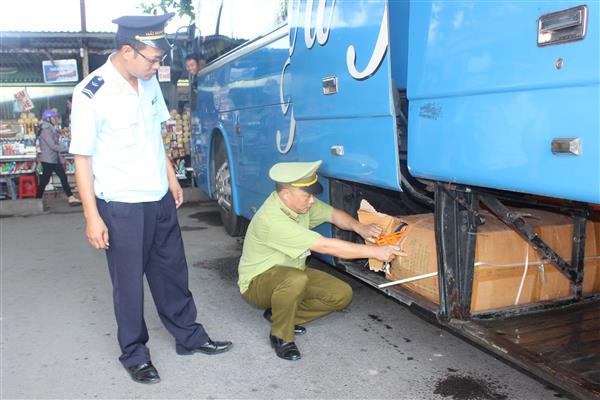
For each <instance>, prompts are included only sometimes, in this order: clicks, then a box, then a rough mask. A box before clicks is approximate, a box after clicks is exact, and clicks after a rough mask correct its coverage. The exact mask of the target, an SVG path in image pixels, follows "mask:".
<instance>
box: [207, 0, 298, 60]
mask: <svg viewBox="0 0 600 400" xmlns="http://www.w3.org/2000/svg"><path fill="white" fill-rule="evenodd" d="M287 3H288V0H244V1H241V0H222V1H221V2H218V1H215V0H201V1H200V2H199V9H198V10H199V27H200V30H201V33H202V36H204V37H205V38H204V41H203V47H204V49H203V52H204V53H205V55H206V58H207V62H211V61H212V60H214V59H216V58H218V57H219V56H221V55H223V54H225V53H227V52H228V51H230V50H232V49H234V48H235V47H238V46H240V45H242V44H243V43H245V42H247V41H250V40H253V39H256V38H258V37H260V36H262V35H265V34H267V33H269V32H271V31H273V30H274V29H276V28H278V27H279V26H281V25H283V24H285V22H286V19H287Z"/></svg>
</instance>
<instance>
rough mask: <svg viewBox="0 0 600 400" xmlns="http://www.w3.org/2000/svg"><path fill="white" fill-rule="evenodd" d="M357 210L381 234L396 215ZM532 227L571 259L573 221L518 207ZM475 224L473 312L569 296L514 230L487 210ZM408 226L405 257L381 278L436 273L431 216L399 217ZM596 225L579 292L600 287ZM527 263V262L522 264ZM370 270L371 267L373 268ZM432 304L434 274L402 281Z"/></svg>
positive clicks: (590, 227) (564, 283) (590, 229)
mask: <svg viewBox="0 0 600 400" xmlns="http://www.w3.org/2000/svg"><path fill="white" fill-rule="evenodd" d="M361 208H362V211H359V220H361V222H367V221H368V223H379V224H380V225H382V226H385V229H384V233H386V232H390V231H392V230H393V229H394V228H395V226H397V225H398V223H399V222H400V219H398V218H393V217H390V216H387V215H385V214H380V213H377V214H373V213H371V212H370V211H368V208H363V207H362V206H361ZM518 211H519V212H520V213H521V214H523V215H524V216H529V217H527V221H528V222H529V224H530V225H532V227H533V229H534V231H535V232H536V233H537V234H538V235H539V236H540V237H541V238H542V239H543V240H544V241H545V242H546V243H547V244H548V245H549V246H550V247H552V248H553V249H554V250H555V251H556V252H557V253H558V254H560V255H561V256H562V257H563V258H564V259H565V260H567V262H569V261H570V259H571V248H572V241H571V234H572V223H571V220H570V219H569V218H568V217H565V216H563V215H560V214H555V213H549V212H545V211H539V210H528V209H522V210H518ZM483 214H484V215H485V217H486V223H485V224H484V225H481V226H480V227H479V228H478V235H477V244H476V250H475V272H474V281H473V294H472V304H471V310H472V311H473V312H477V311H482V310H489V309H495V308H503V307H510V306H513V305H520V304H528V303H535V302H541V301H547V300H553V299H560V298H566V297H570V296H571V285H570V283H569V280H568V279H567V278H566V277H564V276H563V275H562V274H561V273H560V272H559V271H558V269H557V268H556V267H555V266H554V265H552V264H544V263H542V260H541V258H540V257H539V255H538V253H537V251H536V250H535V249H534V248H533V247H532V246H530V245H528V244H527V242H526V241H525V240H524V239H522V238H521V237H520V236H519V235H518V234H517V233H516V232H515V231H513V230H512V229H511V228H509V227H507V226H506V225H505V224H504V223H503V222H502V221H500V220H499V219H498V218H496V217H495V216H493V215H492V214H490V213H487V212H483ZM401 220H402V221H403V222H406V223H407V224H408V229H407V231H406V233H405V235H404V236H403V238H402V239H401V240H400V242H399V244H400V247H401V248H402V250H403V251H405V252H406V253H407V254H408V256H407V257H399V258H397V259H396V260H394V261H393V262H392V266H391V268H390V270H389V271H388V273H387V274H386V278H387V279H389V280H392V281H394V280H399V279H404V278H409V277H414V276H418V275H421V274H425V273H428V272H435V271H437V253H436V245H435V230H434V220H433V214H421V215H412V216H407V217H402V219H401ZM598 243H600V224H599V223H588V224H587V230H586V262H585V264H584V265H585V271H584V273H585V275H584V276H585V279H584V293H592V292H597V291H600V271H598V269H599V264H600V260H598V259H594V258H593V257H597V256H598V255H599V254H600V251H599V250H600V249H599V248H598V247H599V246H598ZM526 265H527V266H526ZM372 269H374V268H372ZM402 286H404V287H406V288H409V289H410V290H413V291H415V292H417V293H419V294H420V295H422V296H424V297H426V298H427V299H429V300H431V301H433V302H434V303H439V292H438V279H437V277H431V278H425V279H420V280H417V281H414V282H410V283H406V284H402Z"/></svg>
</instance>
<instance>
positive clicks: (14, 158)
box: [0, 154, 37, 161]
mask: <svg viewBox="0 0 600 400" xmlns="http://www.w3.org/2000/svg"><path fill="white" fill-rule="evenodd" d="M36 158H37V155H36V154H20V155H10V156H0V161H30V160H35V159H36Z"/></svg>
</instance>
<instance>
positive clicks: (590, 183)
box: [408, 1, 600, 203]
mask: <svg viewBox="0 0 600 400" xmlns="http://www.w3.org/2000/svg"><path fill="white" fill-rule="evenodd" d="M580 4H581V3H578V2H571V1H565V2H552V1H540V2H533V3H531V2H496V3H489V2H483V3H478V2H442V3H440V2H434V1H423V2H421V1H420V2H414V3H411V8H410V49H409V77H408V98H409V105H410V106H409V107H410V108H409V110H410V111H409V121H410V122H409V135H408V136H409V148H408V166H409V169H410V172H411V174H412V175H414V176H417V177H422V178H428V179H435V180H441V181H449V182H456V183H461V184H469V185H477V186H482V187H487V188H496V189H503V190H511V191H517V192H523V193H532V194H540V195H546V196H552V197H558V198H564V199H570V200H580V201H586V202H592V203H600V125H599V117H598V114H599V110H600V101H599V98H600V86H599V83H600V72H599V71H600V69H599V64H600V55H599V48H600V41H599V31H598V19H599V15H598V8H599V4H598V3H597V2H593V3H588V4H587V7H588V12H589V17H588V25H587V34H586V36H585V37H584V39H583V40H579V41H574V42H569V43H562V44H556V45H551V46H546V47H538V46H537V21H538V18H539V17H540V16H542V15H544V14H547V13H551V12H556V11H560V10H565V9H568V8H570V7H575V6H579V5H580ZM561 63H562V64H561ZM559 67H560V68H559ZM557 138H579V140H580V142H581V144H582V152H581V154H580V155H555V154H553V153H552V152H551V143H552V141H553V139H557ZM573 177H577V179H573Z"/></svg>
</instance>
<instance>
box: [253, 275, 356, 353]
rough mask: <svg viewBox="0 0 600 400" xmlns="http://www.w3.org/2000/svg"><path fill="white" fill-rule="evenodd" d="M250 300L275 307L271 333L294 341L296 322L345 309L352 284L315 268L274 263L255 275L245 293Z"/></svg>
mask: <svg viewBox="0 0 600 400" xmlns="http://www.w3.org/2000/svg"><path fill="white" fill-rule="evenodd" d="M242 296H244V298H245V299H246V301H248V302H249V303H250V304H254V305H255V306H257V307H261V308H269V307H271V308H272V309H273V323H272V325H271V334H272V335H274V336H278V337H280V338H281V339H283V340H285V341H286V342H293V341H294V325H296V324H303V323H305V322H308V321H312V320H313V319H317V318H319V317H322V316H323V315H326V314H329V313H330V312H332V311H337V310H342V309H344V308H346V306H348V304H350V301H351V300H352V288H351V287H350V285H348V284H347V283H346V282H343V281H341V280H339V279H337V278H335V277H334V276H331V275H329V274H328V273H326V272H323V271H319V270H316V269H313V268H306V270H304V271H302V270H300V269H298V268H290V267H278V266H276V267H273V268H271V269H269V270H267V271H265V272H263V273H262V274H260V275H257V276H255V277H254V278H253V279H252V282H251V283H250V286H249V287H248V290H246V292H244V294H243V295H242Z"/></svg>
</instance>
